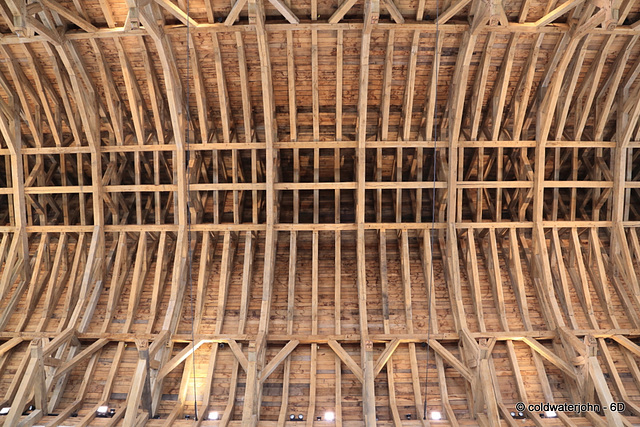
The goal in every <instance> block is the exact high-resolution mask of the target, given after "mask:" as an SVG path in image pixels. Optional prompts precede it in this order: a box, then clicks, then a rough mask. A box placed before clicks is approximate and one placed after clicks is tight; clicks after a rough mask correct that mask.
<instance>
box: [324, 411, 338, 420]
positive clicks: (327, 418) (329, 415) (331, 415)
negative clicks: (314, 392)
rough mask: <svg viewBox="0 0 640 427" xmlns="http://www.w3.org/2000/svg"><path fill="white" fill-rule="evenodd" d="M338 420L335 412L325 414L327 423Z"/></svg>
mask: <svg viewBox="0 0 640 427" xmlns="http://www.w3.org/2000/svg"><path fill="white" fill-rule="evenodd" d="M335 419H336V414H334V413H333V412H325V413H324V420H325V421H335Z"/></svg>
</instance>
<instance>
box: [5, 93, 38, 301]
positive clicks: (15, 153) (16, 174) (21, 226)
mask: <svg viewBox="0 0 640 427" xmlns="http://www.w3.org/2000/svg"><path fill="white" fill-rule="evenodd" d="M16 101H17V100H15V99H14V102H13V108H12V112H13V115H12V117H4V114H3V113H1V112H0V132H1V133H2V136H3V137H4V140H5V142H6V144H7V146H8V147H9V150H10V152H11V181H12V183H11V184H12V186H13V209H14V216H13V217H14V221H15V226H16V227H17V228H16V231H15V233H14V237H13V239H14V242H15V243H12V245H11V246H12V247H14V244H15V248H16V249H17V250H18V251H19V252H14V253H16V254H18V253H19V254H20V256H21V258H22V267H21V275H22V280H24V281H25V282H29V280H30V278H31V266H30V263H29V241H28V239H27V230H26V226H27V213H26V212H27V211H26V204H25V194H24V169H23V167H24V166H23V161H22V136H21V131H20V117H19V115H18V114H19V113H18V105H17V102H16ZM18 248H19V249H18ZM7 261H8V260H7ZM9 266H10V263H9V262H7V264H6V265H5V270H4V273H3V280H2V282H4V280H5V277H4V276H8V275H9V271H10V269H9ZM9 285H10V284H9ZM0 292H2V293H3V294H4V287H3V288H2V289H1V290H0Z"/></svg>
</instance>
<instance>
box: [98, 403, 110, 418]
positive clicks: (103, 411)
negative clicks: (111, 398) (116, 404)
mask: <svg viewBox="0 0 640 427" xmlns="http://www.w3.org/2000/svg"><path fill="white" fill-rule="evenodd" d="M107 412H109V407H108V406H98V410H97V411H96V417H98V418H107Z"/></svg>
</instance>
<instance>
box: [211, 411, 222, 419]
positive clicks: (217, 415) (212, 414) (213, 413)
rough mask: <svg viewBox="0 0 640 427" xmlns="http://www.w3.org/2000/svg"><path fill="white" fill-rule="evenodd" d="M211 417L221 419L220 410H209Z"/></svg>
mask: <svg viewBox="0 0 640 427" xmlns="http://www.w3.org/2000/svg"><path fill="white" fill-rule="evenodd" d="M209 419H210V420H218V419H220V414H219V413H218V411H211V412H209Z"/></svg>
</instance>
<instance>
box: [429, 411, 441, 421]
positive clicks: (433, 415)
mask: <svg viewBox="0 0 640 427" xmlns="http://www.w3.org/2000/svg"><path fill="white" fill-rule="evenodd" d="M431 419H432V420H441V419H442V414H441V413H440V412H438V411H433V412H432V413H431Z"/></svg>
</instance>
